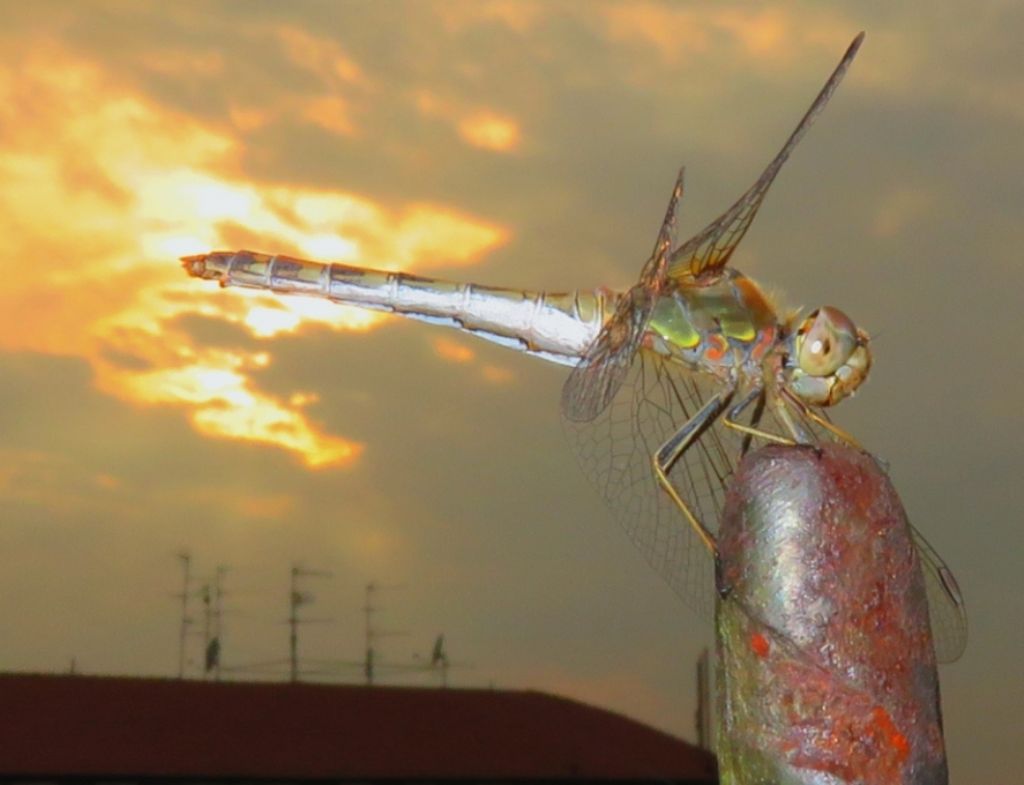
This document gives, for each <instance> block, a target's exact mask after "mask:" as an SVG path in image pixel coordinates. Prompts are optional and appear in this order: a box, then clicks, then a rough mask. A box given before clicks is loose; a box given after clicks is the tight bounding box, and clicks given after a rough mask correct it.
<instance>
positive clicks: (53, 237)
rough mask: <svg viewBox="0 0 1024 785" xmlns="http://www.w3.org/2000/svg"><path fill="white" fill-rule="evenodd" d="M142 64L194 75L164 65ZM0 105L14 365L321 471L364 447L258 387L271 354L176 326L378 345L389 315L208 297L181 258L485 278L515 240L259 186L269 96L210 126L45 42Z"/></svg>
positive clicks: (11, 53)
mask: <svg viewBox="0 0 1024 785" xmlns="http://www.w3.org/2000/svg"><path fill="white" fill-rule="evenodd" d="M272 35H273V37H274V40H276V41H277V42H278V43H279V44H280V46H281V47H282V49H283V50H284V52H285V54H286V56H287V57H288V58H289V59H290V60H291V61H292V62H293V63H294V64H295V65H296V66H297V67H299V68H300V69H302V70H304V71H306V72H308V73H310V74H311V75H313V76H314V77H315V78H316V79H317V80H319V84H320V85H321V86H322V87H324V89H325V91H329V89H330V88H331V87H332V86H345V87H349V88H353V89H360V90H368V89H372V86H370V83H369V80H368V79H367V77H366V76H365V74H364V73H363V72H362V70H361V69H360V68H359V67H358V65H356V64H355V63H354V62H353V61H352V60H351V59H349V58H348V57H347V56H346V55H345V54H344V53H343V52H342V51H341V50H340V49H339V48H338V47H337V45H335V44H333V43H332V42H329V41H325V40H322V39H318V38H316V37H315V36H310V35H308V34H305V33H301V32H300V31H295V30H289V29H285V30H283V31H276V32H274V33H273V34H272ZM147 64H148V65H147ZM143 66H144V67H146V68H148V69H150V70H154V71H156V72H160V73H177V71H176V69H180V68H181V67H183V66H181V65H180V63H179V60H178V58H177V55H175V54H174V53H170V52H158V53H153V54H152V55H151V56H148V59H147V61H146V64H143ZM190 67H191V68H193V70H195V69H199V72H200V73H201V74H202V75H204V76H207V77H209V78H212V79H215V78H217V77H218V75H220V74H221V71H222V69H223V68H224V62H223V60H222V59H221V58H220V57H217V56H211V57H210V58H207V59H205V60H202V61H201V62H199V63H197V64H194V65H193V66H190ZM285 97H286V98H287V99H288V100H300V98H294V99H292V98H290V97H288V96H285ZM0 98H2V99H3V100H0V258H3V259H4V260H5V268H4V283H5V286H4V290H3V291H2V292H0V320H2V323H0V327H2V328H3V329H0V348H4V349H8V350H31V351H37V352H47V353H55V354H63V355H69V354H70V355H77V356H80V357H83V358H85V359H87V360H88V361H89V362H90V364H91V365H92V368H93V371H94V375H95V382H96V384H97V386H98V387H99V388H100V389H101V390H103V391H104V392H106V393H108V394H110V395H114V396H117V397H120V398H122V399H125V400H128V401H131V402H133V403H136V404H142V405H159V406H177V407H181V408H183V409H184V410H186V412H187V413H188V417H189V420H190V422H191V423H192V424H193V426H194V427H195V428H196V430H197V431H199V432H200V433H202V434H204V435H208V436H212V437H217V438H230V439H235V440H241V441H248V442H254V443H261V444H267V445H273V446H276V447H278V448H280V449H284V450H286V451H288V452H290V453H292V454H293V455H295V456H297V457H298V458H299V459H300V460H301V461H302V462H303V463H304V464H305V465H306V466H308V467H310V468H323V467H330V466H344V465H347V464H349V463H351V462H352V461H354V460H355V459H356V458H357V457H358V456H359V454H360V451H361V450H362V445H360V444H357V443H355V442H352V441H350V440H347V439H344V438H341V437H339V436H335V435H331V434H328V433H325V432H324V431H323V430H322V428H320V427H319V426H318V425H317V424H315V423H314V422H313V421H311V420H310V419H309V417H308V415H307V413H306V412H305V411H304V408H303V407H304V405H305V404H307V403H309V402H310V400H312V399H313V394H310V393H307V392H303V393H301V394H300V393H298V392H295V393H290V394H285V395H283V396H282V397H276V396H272V395H268V394H266V393H264V392H262V391H260V390H259V389H258V385H257V383H256V382H255V381H254V376H253V371H254V370H256V369H257V368H260V367H263V366H265V365H266V364H267V363H269V362H271V360H272V357H271V352H269V351H265V352H256V353H248V354H246V353H242V352H232V351H225V350H223V349H215V348H213V347H207V346H204V345H202V344H200V343H198V342H197V341H196V340H195V339H194V338H193V337H192V336H191V335H189V334H188V333H186V332H185V331H183V330H182V329H181V328H180V327H175V325H176V324H177V322H176V320H177V319H178V318H179V317H182V316H185V315H189V314H196V315H201V316H205V317H207V318H213V319H217V320H221V321H226V322H230V323H233V324H236V325H238V326H240V327H242V328H243V329H245V330H247V331H248V332H249V333H251V334H252V335H253V336H255V337H257V338H269V337H271V336H274V335H279V334H282V333H288V332H295V331H297V330H300V329H302V328H303V327H305V326H308V325H318V326H320V327H323V328H327V329H332V330H367V329H370V328H372V327H373V326H375V325H377V324H380V323H382V321H383V320H384V319H385V318H386V317H384V316H382V315H380V314H375V313H370V312H366V311H360V310H357V309H351V308H343V307H339V306H337V305H334V304H332V303H329V302H326V301H322V300H315V299H309V298H299V297H295V298H287V299H285V298H278V297H275V296H274V295H271V294H268V293H261V292H253V291H237V290H226V291H218V292H217V293H216V295H215V296H208V292H210V290H206V289H204V287H203V286H202V285H200V284H198V283H197V282H195V281H190V280H188V279H186V278H185V277H184V276H183V275H182V273H181V271H180V268H179V267H178V265H177V263H176V259H177V257H179V256H181V255H184V254H190V253H197V252H202V251H205V250H211V249H215V248H231V247H237V245H238V243H239V242H241V241H244V242H245V243H246V244H248V245H250V246H251V247H258V248H261V249H265V250H271V251H274V250H279V251H281V252H286V253H293V254H298V255H302V256H307V257H310V258H318V259H322V260H324V261H334V260H339V261H347V262H350V263H357V264H365V265H366V266H370V267H380V268H385V269H395V268H398V267H401V268H406V269H409V268H413V269H414V268H416V267H418V266H430V265H435V266H436V265H439V264H443V265H453V264H454V265H458V264H471V263H474V262H476V261H477V260H479V259H480V258H481V256H482V255H483V254H484V253H486V252H487V251H488V250H490V249H492V248H494V247H496V246H497V245H499V244H501V243H502V242H505V240H506V239H507V232H506V231H505V230H504V229H502V228H501V227H498V226H495V225H493V224H491V223H489V222H486V221H482V220H480V219H477V218H475V217H473V216H470V215H468V214H465V213H463V212H460V211H458V210H455V209H453V208H451V207H448V206H444V205H428V204H412V205H397V206H384V205H381V204H378V203H376V202H374V201H372V200H370V199H368V198H365V197H363V196H360V195H357V194H353V193H346V192H341V191H334V190H327V189H320V190H314V189H310V188H302V187H296V186H291V185H285V184H269V185H261V186H256V185H253V184H252V183H250V182H247V181H246V180H245V179H243V178H242V177H241V176H239V175H237V174H235V172H236V171H237V170H238V168H239V162H240V160H241V158H242V153H243V151H244V141H243V140H242V139H241V138H239V137H236V136H234V135H233V133H234V129H252V128H257V127H260V126H262V125H263V124H265V123H267V122H271V121H273V120H274V119H275V118H278V117H280V112H281V105H278V104H275V103H274V99H272V98H268V100H267V103H266V105H261V104H253V103H251V102H250V103H249V104H247V105H246V106H245V107H244V108H243V107H242V106H235V107H232V108H231V110H230V111H229V112H228V117H227V118H226V120H227V121H226V122H225V123H224V124H222V125H214V124H212V123H211V124H204V123H203V122H200V121H198V120H196V119H194V118H192V117H190V116H188V115H184V114H182V113H180V112H178V111H176V110H172V109H169V108H167V107H165V106H163V105H161V104H160V103H158V102H155V101H154V100H152V99H150V98H148V97H146V96H145V95H143V94H141V93H139V92H138V91H136V90H134V89H133V88H130V87H128V86H126V85H125V84H122V83H120V82H119V81H118V78H117V76H116V75H115V74H114V73H112V72H107V71H104V70H103V68H101V67H100V66H99V65H97V64H95V63H90V62H86V61H83V60H81V59H80V58H76V57H73V56H71V55H69V54H68V53H67V52H66V51H64V50H62V49H60V48H59V47H57V46H54V45H52V44H49V43H47V42H46V41H31V42H30V41H25V42H20V43H18V44H15V45H12V47H11V48H10V49H9V50H8V52H7V53H6V56H5V57H3V58H0ZM278 98H280V96H278ZM301 100H302V101H305V103H304V104H302V106H303V107H304V109H303V110H301V111H298V112H297V113H296V112H293V114H296V116H298V117H304V118H305V119H306V120H307V121H309V122H312V123H315V124H318V125H320V126H322V127H324V128H327V129H328V130H331V131H333V132H337V133H345V134H350V133H353V132H355V126H354V124H353V122H352V120H351V117H350V113H349V106H348V104H347V103H346V101H345V99H343V98H341V97H335V98H330V97H323V96H316V95H314V96H312V97H310V96H305V97H301ZM291 108H292V109H294V108H295V105H294V104H293V105H292V106H291ZM211 294H212V292H211Z"/></svg>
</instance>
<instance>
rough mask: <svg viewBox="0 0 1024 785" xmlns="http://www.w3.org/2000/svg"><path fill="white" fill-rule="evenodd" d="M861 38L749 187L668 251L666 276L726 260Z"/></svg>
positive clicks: (712, 267) (705, 268) (693, 272)
mask: <svg viewBox="0 0 1024 785" xmlns="http://www.w3.org/2000/svg"><path fill="white" fill-rule="evenodd" d="M863 40H864V33H861V34H860V35H858V36H857V37H856V38H855V39H854V40H853V43H852V44H850V47H849V49H847V50H846V54H845V55H843V59H842V60H840V61H839V65H838V66H836V70H835V71H833V72H832V76H831V77H829V80H828V81H827V82H826V83H825V86H824V87H823V88H822V89H821V92H820V93H818V97H817V98H816V99H815V100H814V103H813V104H811V108H810V109H808V110H807V113H806V114H805V115H804V116H803V119H802V120H801V121H800V123H799V125H797V127H796V129H795V130H794V131H793V133H792V134H790V137H789V139H787V140H786V144H785V145H783V147H782V149H781V150H780V151H779V154H778V155H776V156H775V158H774V159H773V160H772V162H771V163H770V164H768V168H767V169H765V170H764V173H763V174H762V175H761V176H760V177H759V178H758V179H757V182H756V183H754V184H753V185H752V186H751V187H750V190H748V191H747V192H746V193H745V194H743V196H741V197H740V198H739V200H738V201H737V202H736V204H734V205H733V206H732V207H730V208H729V209H728V210H727V211H726V212H725V213H723V214H722V215H721V216H719V217H718V219H716V220H715V221H714V222H713V223H711V224H710V225H709V226H707V227H706V228H705V229H704V230H703V231H702V232H700V233H699V234H697V235H695V236H693V237H691V238H690V239H689V240H687V241H686V242H685V243H684V244H683V245H682V246H680V247H679V248H678V249H677V250H675V251H674V252H673V253H672V257H671V264H670V266H669V275H670V276H672V277H673V278H680V277H684V276H693V277H697V276H699V275H701V274H702V273H706V272H709V271H714V270H718V269H721V268H722V267H724V266H725V265H726V264H728V262H729V258H730V257H731V256H732V253H733V251H735V250H736V246H737V245H739V243H740V240H742V239H743V235H744V234H746V232H747V229H748V228H750V224H751V222H752V221H753V220H754V216H755V215H757V211H758V209H759V208H760V207H761V202H763V201H764V197H765V194H767V193H768V189H769V188H770V187H771V184H772V182H774V180H775V176H776V175H777V174H778V173H779V170H780V169H781V168H782V165H783V164H784V163H785V162H786V159H787V158H789V155H790V153H792V152H793V148H795V147H796V146H797V144H798V143H799V142H800V140H801V139H802V138H803V136H804V134H805V133H807V129H809V128H810V127H811V125H813V123H814V121H815V119H817V117H818V115H819V114H821V112H822V110H823V109H824V108H825V105H826V104H828V102H829V99H830V98H831V97H832V93H834V92H835V91H836V88H837V87H838V86H839V83H840V82H841V81H842V80H843V77H844V76H845V75H846V69H847V68H849V67H850V63H851V62H853V58H854V57H855V56H856V54H857V50H858V49H860V45H861V41H863Z"/></svg>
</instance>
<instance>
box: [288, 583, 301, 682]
mask: <svg viewBox="0 0 1024 785" xmlns="http://www.w3.org/2000/svg"><path fill="white" fill-rule="evenodd" d="M298 575H299V568H298V565H295V564H293V565H292V572H291V576H292V577H291V584H290V589H289V592H288V605H289V608H290V612H289V614H288V627H289V636H288V643H289V647H288V658H289V661H290V663H291V681H293V682H296V681H298V680H299V602H300V601H301V598H300V597H299V592H298V589H296V588H295V579H296V578H297V577H298Z"/></svg>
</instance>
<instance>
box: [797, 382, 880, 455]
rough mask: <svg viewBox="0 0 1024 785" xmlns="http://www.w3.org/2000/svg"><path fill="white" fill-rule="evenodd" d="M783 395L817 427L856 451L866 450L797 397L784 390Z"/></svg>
mask: <svg viewBox="0 0 1024 785" xmlns="http://www.w3.org/2000/svg"><path fill="white" fill-rule="evenodd" d="M783 395H784V396H785V400H786V401H787V402H788V403H789V404H790V405H791V406H795V407H796V408H797V409H799V410H800V413H801V414H803V415H804V417H806V418H807V419H809V420H811V421H812V422H814V423H816V424H817V425H820V426H821V427H822V428H824V429H825V430H826V431H828V432H829V433H831V434H832V435H833V436H835V437H836V438H837V439H838V440H839V441H841V442H845V443H846V444H848V445H850V446H851V447H853V448H855V449H858V450H863V449H864V448H863V447H862V446H861V444H860V442H858V441H857V440H856V439H854V438H853V436H851V435H850V434H849V433H847V432H846V431H844V430H843V429H842V428H840V427H839V426H838V425H836V424H835V423H833V422H830V421H829V420H827V419H826V418H825V417H822V416H821V415H820V414H819V413H818V412H816V411H815V410H814V409H812V408H811V407H810V406H808V405H807V404H806V403H804V402H803V401H801V400H800V399H799V398H797V397H796V396H795V395H790V394H789V393H788V392H786V391H785V390H783Z"/></svg>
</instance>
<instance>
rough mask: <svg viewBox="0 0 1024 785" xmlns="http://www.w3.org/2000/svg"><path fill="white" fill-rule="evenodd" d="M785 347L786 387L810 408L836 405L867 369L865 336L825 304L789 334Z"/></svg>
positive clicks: (869, 361)
mask: <svg viewBox="0 0 1024 785" xmlns="http://www.w3.org/2000/svg"><path fill="white" fill-rule="evenodd" d="M787 347H788V355H789V356H788V358H787V360H786V366H785V377H786V387H787V389H789V390H790V392H792V393H793V394H794V395H796V396H797V397H798V398H799V399H800V400H802V401H803V402H804V403H807V404H810V405H812V406H831V405H832V404H835V403H838V402H839V401H841V400H842V399H843V398H845V397H846V396H848V395H850V394H851V393H852V392H853V391H854V390H856V389H857V387H859V386H860V383H861V382H863V381H864V379H865V378H867V375H868V370H869V369H870V368H871V350H870V349H869V348H868V334H867V333H866V332H864V331H863V330H858V329H857V327H856V326H855V325H854V323H853V322H852V321H851V320H850V317H848V316H847V315H846V314H845V313H843V312H842V311H840V310H839V309H838V308H832V307H831V306H828V305H826V306H823V307H821V308H818V309H817V310H815V311H812V312H811V313H810V314H808V315H807V316H805V317H804V318H803V320H802V321H801V322H800V324H799V326H798V327H797V328H796V329H795V330H791V331H790V335H789V339H788V341H787Z"/></svg>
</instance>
